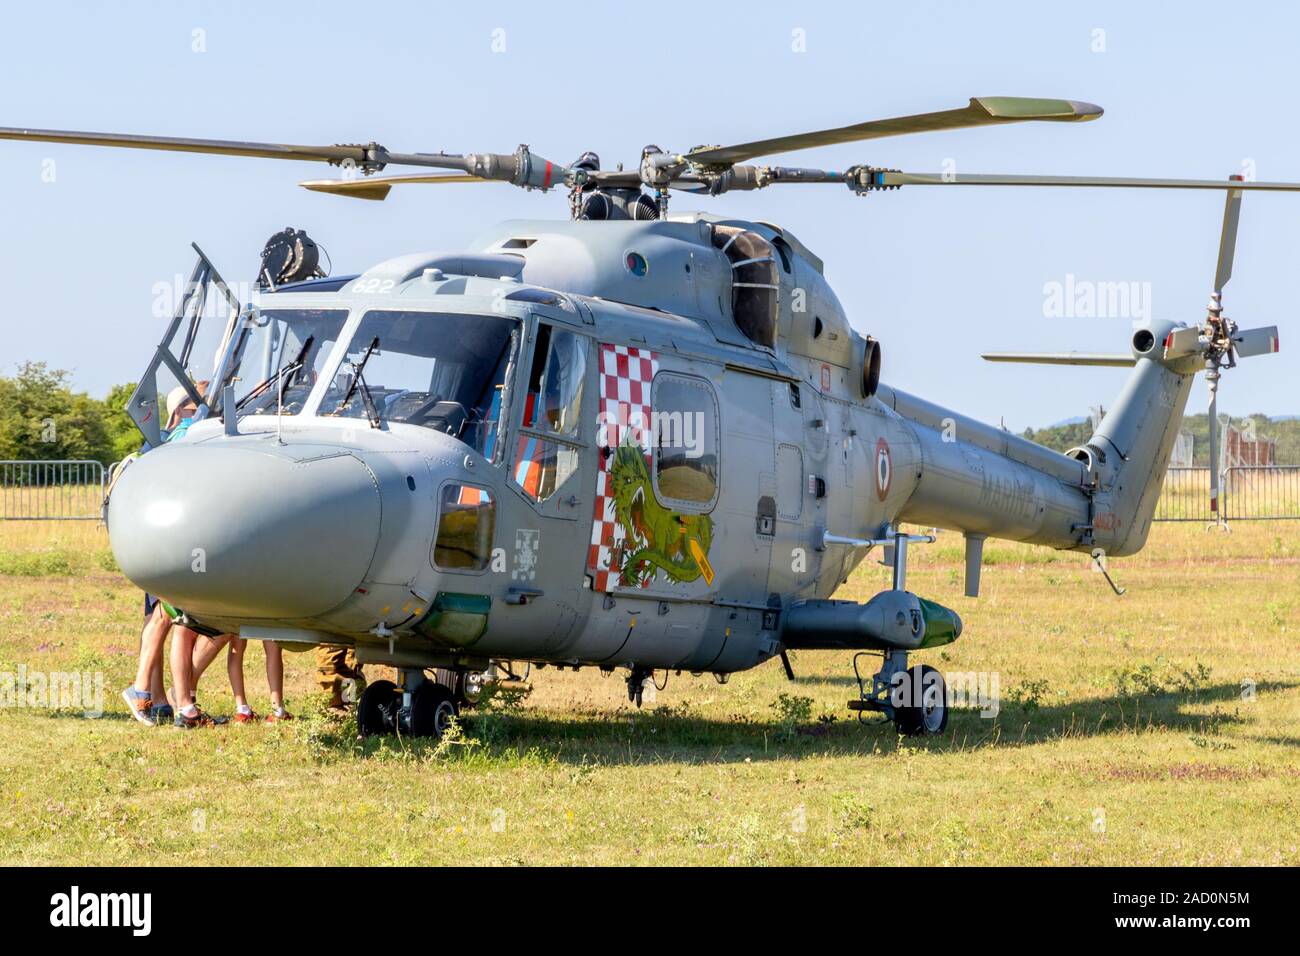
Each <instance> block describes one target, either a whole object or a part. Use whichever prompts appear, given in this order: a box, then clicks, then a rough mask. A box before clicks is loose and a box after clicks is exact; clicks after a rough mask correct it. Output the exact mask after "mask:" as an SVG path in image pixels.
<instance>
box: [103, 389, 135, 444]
mask: <svg viewBox="0 0 1300 956" xmlns="http://www.w3.org/2000/svg"><path fill="white" fill-rule="evenodd" d="M134 391H135V383H134V382H127V383H126V384H124V385H114V386H113V387H112V388H111V389H109V392H108V397H107V398H105V399H104V403H103V404H104V426H105V428H107V430H108V439H109V444H110V445H111V447H112V449H113V460H114V461H121V460H122V459H123V458H125V457H126V456H127V455H129V454H131V453H132V452H136V451H139V450H140V444H141V442H142V441H143V439H142V437H141V435H140V430H139V429H138V428H136V427H135V422H133V421H131V416H130V415H128V414H127V413H126V402H127V399H129V398H130V397H131V393H132V392H134Z"/></svg>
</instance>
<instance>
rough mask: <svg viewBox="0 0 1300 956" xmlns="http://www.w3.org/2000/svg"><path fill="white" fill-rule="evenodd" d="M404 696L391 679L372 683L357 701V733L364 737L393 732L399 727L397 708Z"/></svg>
mask: <svg viewBox="0 0 1300 956" xmlns="http://www.w3.org/2000/svg"><path fill="white" fill-rule="evenodd" d="M401 705H402V696H401V694H399V693H398V691H397V685H396V684H394V683H393V682H392V681H390V680H377V681H375V682H374V683H373V684H370V685H368V686H367V687H366V689H365V690H364V691H363V692H362V694H361V700H359V701H358V702H357V733H359V734H360V735H361V736H362V737H374V736H378V735H380V734H391V733H393V731H394V730H395V729H396V727H397V709H398V708H399V707H400V706H401Z"/></svg>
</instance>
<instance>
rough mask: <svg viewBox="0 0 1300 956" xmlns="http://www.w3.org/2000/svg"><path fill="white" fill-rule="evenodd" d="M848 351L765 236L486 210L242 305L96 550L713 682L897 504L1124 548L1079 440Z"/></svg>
mask: <svg viewBox="0 0 1300 956" xmlns="http://www.w3.org/2000/svg"><path fill="white" fill-rule="evenodd" d="M876 349H877V346H876V345H875V343H874V341H873V340H871V339H869V338H866V337H864V336H862V335H860V334H858V333H857V332H855V331H854V330H853V329H852V328H851V326H850V324H849V322H848V320H847V317H846V316H845V313H844V310H843V309H842V307H841V306H840V304H839V302H838V300H837V299H836V298H835V295H834V293H833V291H832V290H831V288H830V286H829V284H828V283H827V282H826V280H825V278H824V277H823V275H822V272H821V263H820V261H819V260H818V259H817V258H816V257H815V256H814V255H813V254H812V253H811V252H809V251H808V250H807V249H806V248H804V247H803V246H802V244H800V243H799V242H798V240H796V239H795V238H794V237H793V236H791V235H789V234H788V233H786V232H784V231H782V230H780V229H779V228H777V227H774V226H770V225H766V224H761V223H748V222H741V221H735V220H724V219H719V218H716V217H708V216H703V215H696V216H692V217H687V218H684V219H675V220H668V221H662V222H661V221H649V222H635V221H627V222H572V223H556V222H527V221H525V222H508V223H504V224H502V225H501V226H499V227H497V228H496V229H495V230H494V231H492V232H491V233H489V234H488V235H487V236H485V237H484V238H483V239H482V240H480V241H479V242H478V243H476V244H475V246H474V247H473V249H472V250H471V251H469V252H465V253H456V254H436V253H428V254H416V255H410V256H403V257H400V258H398V259H394V260H390V261H388V262H385V263H382V264H380V265H378V266H376V267H375V268H373V269H370V270H369V271H367V272H365V273H363V274H361V275H359V276H356V277H354V278H348V279H345V280H339V279H326V280H317V281H314V282H310V281H309V282H305V283H299V284H296V285H294V286H290V287H284V288H281V289H278V290H266V291H264V292H262V293H261V294H260V295H258V296H257V297H256V299H255V300H254V301H253V302H252V303H251V304H250V306H249V307H247V308H246V309H245V310H244V311H243V313H242V314H241V315H239V316H238V318H237V320H236V321H232V323H231V329H230V334H229V335H228V337H227V340H226V342H225V345H224V347H223V350H222V354H220V355H219V356H218V357H217V363H216V367H215V373H214V378H213V380H214V382H217V383H219V384H220V385H222V386H226V387H225V388H224V390H223V391H222V393H221V394H220V395H218V396H217V398H218V400H219V401H220V403H221V404H223V405H230V407H228V408H221V419H218V418H216V417H215V416H214V417H211V418H209V419H207V420H203V421H199V422H197V423H196V424H195V425H193V427H191V429H190V430H189V433H188V435H187V436H186V437H185V439H184V440H183V441H179V442H174V443H170V444H167V445H164V446H163V447H160V448H157V449H155V450H153V451H151V452H149V453H148V454H147V455H145V456H143V457H142V458H141V459H139V460H138V461H137V462H136V463H135V464H133V465H132V466H131V467H130V468H129V469H128V470H127V472H126V473H125V474H124V475H123V476H122V478H121V480H120V481H119V482H118V485H117V487H116V488H115V490H114V492H113V494H112V496H111V498H110V502H109V524H110V532H111V536H112V542H113V547H114V552H115V554H116V555H117V559H118V561H119V563H120V565H121V566H122V568H123V570H124V571H125V572H126V573H127V575H128V576H129V577H130V578H131V579H132V580H134V581H135V582H136V583H138V584H139V585H140V586H142V587H144V588H145V589H146V590H149V591H150V592H152V593H156V594H159V595H161V596H163V597H164V598H166V599H167V600H168V601H169V602H170V603H171V604H173V605H175V606H176V607H178V608H182V609H183V610H184V612H185V613H186V614H187V615H188V617H189V618H190V619H192V620H193V621H194V622H196V623H197V624H198V625H200V626H202V627H205V628H208V629H211V630H213V631H219V632H230V633H239V634H242V635H243V636H245V637H253V638H262V639H274V640H279V641H285V642H306V643H313V644H314V643H344V644H353V645H355V646H356V647H357V649H358V654H359V656H361V657H362V659H364V660H377V661H384V662H387V663H393V664H396V665H398V666H405V667H426V666H427V667H433V666H452V667H458V666H459V667H463V666H478V665H480V664H484V663H486V662H487V661H490V660H496V659H511V660H530V661H539V662H551V663H560V664H566V663H568V664H575V665H577V664H596V665H600V666H603V667H614V666H633V667H641V668H676V669H682V670H690V671H709V672H714V673H717V674H720V675H722V674H726V673H730V672H733V671H737V670H743V669H745V668H749V667H752V666H754V665H756V664H758V663H761V662H762V661H764V660H766V659H767V658H769V657H771V656H773V655H774V654H777V653H779V651H780V650H781V647H782V637H783V629H784V627H785V623H786V620H787V614H788V611H789V610H790V609H791V608H792V607H794V606H797V605H800V604H804V603H807V602H816V601H824V600H825V599H828V598H829V597H830V596H831V594H832V593H833V592H834V590H835V589H836V588H837V587H838V586H839V585H840V584H841V583H843V582H844V581H845V580H846V579H847V577H848V575H849V573H850V572H851V571H852V570H853V569H854V568H855V567H856V566H857V565H858V564H859V563H860V562H861V561H862V560H863V559H864V558H866V557H867V556H868V554H870V553H871V552H872V548H873V546H872V545H871V544H870V542H871V541H876V540H879V539H880V538H881V537H882V535H884V534H886V533H887V532H888V531H890V530H891V529H894V528H896V527H897V525H898V523H899V522H900V521H902V520H908V521H913V522H924V523H927V524H934V525H937V526H941V527H948V528H955V529H957V530H960V531H963V532H964V533H966V535H967V536H968V538H969V539H973V540H978V541H982V539H983V537H985V536H987V535H992V536H1000V537H1008V538H1014V539H1017V540H1025V541H1034V542H1037V543H1041V544H1047V545H1050V546H1053V547H1058V548H1076V549H1083V550H1088V549H1090V548H1092V547H1094V546H1095V545H1096V544H1097V543H1098V541H1099V540H1102V541H1103V542H1104V543H1106V544H1109V545H1111V546H1112V547H1113V548H1114V550H1116V551H1122V550H1123V549H1124V546H1125V542H1126V541H1129V534H1130V531H1131V528H1130V526H1129V519H1128V518H1127V516H1126V517H1124V518H1122V519H1121V518H1115V517H1114V516H1113V515H1112V518H1113V522H1114V523H1113V526H1112V527H1109V528H1108V527H1107V522H1106V520H1101V521H1098V520H1095V519H1096V515H1097V500H1098V499H1097V498H1096V496H1095V490H1094V489H1091V488H1090V486H1095V485H1096V469H1097V467H1098V466H1097V465H1096V464H1095V463H1091V462H1089V461H1088V460H1086V458H1087V456H1086V455H1080V456H1077V457H1074V458H1067V457H1066V456H1062V455H1059V454H1057V453H1055V452H1050V451H1048V450H1046V449H1042V448H1040V447H1039V446H1037V445H1033V444H1032V443H1029V442H1024V441H1023V440H1020V439H1017V438H1015V437H1014V436H1011V435H1009V434H1007V433H1006V432H1003V431H1000V430H997V429H992V428H990V427H988V426H983V425H979V424H978V423H975V422H972V421H970V420H969V419H965V418H963V417H962V416H954V415H952V414H949V413H945V410H943V409H940V408H938V407H936V406H930V405H928V404H927V403H924V402H922V401H921V400H919V399H915V398H912V397H911V396H907V395H905V394H904V393H901V392H896V391H894V390H892V389H889V388H887V387H882V386H880V385H879V382H878V375H879V353H878V351H876ZM294 355H297V357H298V361H299V363H300V366H301V367H297V368H293V369H292V371H291V372H290V373H289V374H284V370H285V369H286V367H287V366H289V364H290V362H289V360H290V358H291V357H293V356H294ZM277 370H280V372H281V373H282V376H283V378H282V380H277V381H276V385H275V387H274V388H271V389H267V390H265V391H264V392H263V393H262V394H261V395H260V397H258V396H257V395H254V396H252V397H251V398H250V399H249V401H248V402H247V403H246V406H245V408H244V410H243V412H242V413H236V411H235V410H234V402H237V401H240V400H241V398H243V397H246V396H249V393H250V392H251V391H252V390H253V389H252V387H253V386H254V385H256V384H257V383H258V382H265V381H267V380H269V379H270V378H272V377H274V376H275V374H276V372H277ZM1153 374H1157V375H1159V374H1164V375H1166V376H1169V377H1171V378H1172V379H1174V380H1178V381H1179V382H1181V380H1182V379H1183V378H1184V377H1185V378H1187V379H1188V380H1190V376H1182V375H1180V374H1174V373H1172V372H1170V371H1169V370H1167V369H1163V368H1157V369H1156V371H1155V372H1154V373H1153ZM216 391H217V387H216V386H214V387H213V393H212V394H216ZM1184 398H1185V396H1184ZM213 404H214V405H215V404H217V403H216V402H214V403H213ZM1179 407H1180V408H1181V405H1180V406H1179ZM1175 430H1176V429H1175ZM1161 440H1163V438H1162V439H1161ZM1166 459H1167V455H1166ZM1105 493H1106V492H1105V489H1104V488H1102V489H1101V494H1102V498H1103V500H1104V495H1105ZM1141 533H1142V535H1143V536H1144V534H1145V529H1142V532H1141ZM1106 535H1110V537H1109V538H1107V537H1106ZM1130 543H1131V542H1130ZM1137 543H1138V545H1139V546H1140V542H1137Z"/></svg>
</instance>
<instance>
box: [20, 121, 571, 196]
mask: <svg viewBox="0 0 1300 956" xmlns="http://www.w3.org/2000/svg"><path fill="white" fill-rule="evenodd" d="M0 139H13V140H24V141H28V142H41V143H71V144H76V145H82V146H113V147H119V148H123V149H158V150H166V151H170V152H181V153H208V154H213V155H218V156H252V157H255V158H258V159H296V160H306V161H309V162H324V163H331V164H333V165H335V166H342V165H346V164H355V165H356V166H357V167H359V168H361V169H362V170H364V171H366V172H378V171H380V170H382V169H383V168H384V167H385V166H420V167H427V168H431V169H453V170H458V171H460V172H464V173H471V174H474V175H477V176H480V177H482V178H484V179H492V180H498V181H501V182H509V183H513V184H514V185H516V186H522V187H524V188H526V189H541V190H546V189H550V188H551V187H552V186H556V185H559V184H560V183H562V182H563V181H564V180H565V177H566V176H568V175H569V173H570V170H569V169H568V168H567V167H565V166H559V165H557V164H555V163H552V162H550V161H549V160H547V159H545V158H544V157H541V156H537V155H535V154H533V153H531V152H529V151H528V149H527V147H522V146H521V147H520V148H519V150H518V151H517V152H515V153H477V154H473V153H471V154H469V155H465V156H462V155H458V154H456V153H392V152H389V151H388V150H387V149H386V148H385V147H383V146H380V145H379V144H378V143H368V144H366V145H359V144H340V145H335V146H300V145H294V144H291V143H245V142H239V141H236V140H226V139H185V138H181V137H176V136H136V135H134V134H127V133H79V132H74V131H71V130H59V129H17V128H14V127H8V126H0Z"/></svg>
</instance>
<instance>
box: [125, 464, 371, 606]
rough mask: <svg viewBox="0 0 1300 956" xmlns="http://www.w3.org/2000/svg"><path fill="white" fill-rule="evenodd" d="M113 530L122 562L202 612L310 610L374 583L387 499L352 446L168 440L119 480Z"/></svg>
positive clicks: (153, 588) (154, 588) (128, 571)
mask: <svg viewBox="0 0 1300 956" xmlns="http://www.w3.org/2000/svg"><path fill="white" fill-rule="evenodd" d="M108 523H109V537H110V539H111V542H112V546H113V555H114V557H116V559H117V563H118V566H119V567H120V568H121V569H122V572H123V573H124V574H125V575H126V576H127V577H128V578H130V579H131V581H133V582H134V583H135V584H136V585H138V586H139V587H141V588H143V589H144V590H145V591H147V592H149V593H150V594H155V595H158V596H159V597H162V598H164V599H165V600H166V601H168V602H169V603H170V604H173V605H174V606H176V607H179V608H181V609H183V610H185V611H186V612H187V613H189V614H191V615H193V616H194V617H195V618H197V619H199V620H202V619H203V617H204V616H205V615H206V616H211V617H238V618H262V619H265V618H278V619H286V618H290V619H292V618H307V617H314V616H317V615H320V614H323V613H325V612H326V611H328V610H330V609H331V608H333V607H335V606H337V605H338V604H340V603H342V602H343V601H344V600H345V599H347V597H348V596H349V595H350V594H351V593H352V592H353V590H354V589H355V588H356V587H357V586H358V585H360V584H361V583H362V580H363V579H364V577H365V575H366V572H367V570H368V569H369V567H370V562H371V559H372V558H373V557H374V553H375V546H376V543H377V541H378V537H379V523H380V499H379V492H378V489H377V486H376V483H375V477H374V475H373V474H372V473H371V471H370V469H369V468H367V467H366V466H365V465H364V464H362V463H361V462H360V461H359V460H358V459H356V458H354V457H353V456H352V455H349V454H345V453H331V454H324V455H320V456H317V457H311V458H304V459H303V460H296V459H294V458H292V457H286V456H284V455H281V454H277V453H274V452H271V451H262V450H253V449H246V448H230V447H204V446H203V445H200V444H196V445H189V446H187V445H185V444H175V445H165V446H163V447H161V448H158V449H155V450H154V451H151V452H149V453H148V454H146V455H144V456H143V457H141V458H139V459H138V460H137V461H135V462H134V463H132V464H131V465H130V466H129V467H128V468H127V470H126V471H125V472H124V473H123V474H122V476H121V478H120V479H119V481H118V482H117V485H116V487H115V488H114V489H113V493H112V496H111V498H110V500H109V507H108Z"/></svg>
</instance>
